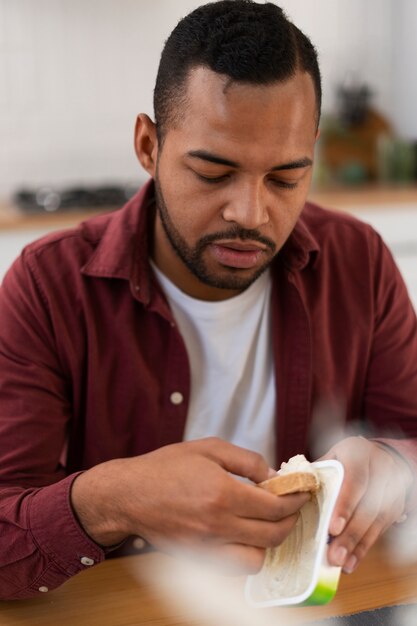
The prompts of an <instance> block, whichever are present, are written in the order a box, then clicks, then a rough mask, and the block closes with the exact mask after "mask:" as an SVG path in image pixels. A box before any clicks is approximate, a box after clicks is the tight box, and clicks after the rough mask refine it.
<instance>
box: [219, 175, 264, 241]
mask: <svg viewBox="0 0 417 626" xmlns="http://www.w3.org/2000/svg"><path fill="white" fill-rule="evenodd" d="M223 219H224V220H225V221H226V222H235V223H236V224H239V226H241V227H242V228H246V229H248V230H249V229H255V228H259V227H260V226H264V225H265V224H267V223H268V222H269V209H268V197H267V190H266V189H265V187H264V183H263V181H250V182H248V183H246V184H243V183H242V184H240V185H238V184H236V186H235V188H234V189H232V190H231V196H230V198H229V200H228V202H227V204H226V206H225V208H224V209H223Z"/></svg>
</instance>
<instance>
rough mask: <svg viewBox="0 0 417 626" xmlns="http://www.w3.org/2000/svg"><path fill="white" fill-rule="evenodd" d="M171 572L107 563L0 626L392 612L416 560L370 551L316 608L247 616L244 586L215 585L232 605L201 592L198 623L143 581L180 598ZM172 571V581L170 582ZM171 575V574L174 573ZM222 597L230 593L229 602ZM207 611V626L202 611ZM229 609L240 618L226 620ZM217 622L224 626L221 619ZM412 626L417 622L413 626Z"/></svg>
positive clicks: (232, 622) (238, 622) (171, 624)
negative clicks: (156, 578)
mask: <svg viewBox="0 0 417 626" xmlns="http://www.w3.org/2000/svg"><path fill="white" fill-rule="evenodd" d="M173 564H176V565H179V567H180V568H181V570H178V571H183V569H182V568H183V567H184V563H181V562H180V561H178V560H177V559H173V558H171V557H168V556H166V555H162V554H159V553H149V554H143V555H138V556H130V557H124V558H121V559H115V560H109V561H106V562H104V563H102V564H101V565H98V566H96V567H94V568H92V569H91V570H88V571H85V572H83V573H82V574H79V575H78V576H76V577H75V578H73V579H71V580H70V581H68V582H67V583H66V584H65V585H63V586H62V587H61V588H59V589H56V590H55V591H52V592H50V593H47V594H44V595H42V596H41V597H39V598H36V599H33V600H23V601H14V602H0V625H1V626H26V625H29V624H30V625H36V626H38V625H39V626H58V625H59V626H96V625H97V626H138V625H142V624H146V625H149V626H180V625H183V626H191V625H193V626H214V625H215V626H246V625H248V624H253V625H254V626H272V625H274V626H280V625H282V626H292V625H293V624H294V625H295V624H304V623H306V622H309V621H313V620H318V619H322V618H325V617H329V616H334V615H344V614H349V613H354V612H359V611H363V610H366V609H371V608H377V607H380V606H387V605H393V604H401V603H407V602H413V601H414V602H417V560H416V561H415V562H414V563H409V564H404V563H403V564H401V565H400V564H393V563H392V562H391V559H390V558H389V555H388V552H387V549H386V548H385V547H384V546H382V544H381V545H379V546H377V548H374V549H373V550H372V551H371V553H370V554H369V555H368V557H367V558H366V560H365V561H364V562H363V563H362V564H361V565H360V567H359V568H358V570H357V571H356V572H355V573H354V574H352V575H350V576H346V575H343V576H342V578H341V582H340V585H339V590H338V592H337V595H336V597H335V599H334V600H333V601H332V602H331V603H330V604H328V605H326V606H322V607H305V608H291V609H279V608H275V609H248V608H247V607H246V606H245V605H244V601H243V586H244V579H243V578H234V579H233V578H227V579H226V578H222V579H221V580H220V582H219V584H220V585H221V586H219V587H218V588H217V589H218V590H219V594H224V595H225V596H226V597H227V598H231V602H230V603H229V602H227V606H226V607H225V608H224V609H222V608H221V607H220V609H219V607H217V606H216V596H218V594H217V592H215V594H214V595H213V594H210V591H209V590H206V588H204V587H203V588H201V589H200V592H199V593H200V594H201V597H198V594H197V596H196V597H194V600H195V601H196V603H197V604H198V605H200V606H201V612H202V613H203V615H201V616H200V617H198V616H197V615H196V614H195V613H194V612H193V610H192V609H191V608H190V607H188V606H184V605H182V604H177V603H176V602H174V601H173V598H172V596H171V597H168V596H167V595H166V593H165V592H164V591H163V590H162V589H161V588H158V586H157V585H155V584H154V582H152V577H150V578H149V577H148V576H147V573H149V572H150V571H152V568H154V567H155V566H158V567H162V570H161V571H163V572H165V573H167V575H168V577H169V580H170V585H171V591H172V592H173V595H174V597H175V596H176V597H177V598H178V597H179V596H180V592H181V589H182V586H181V584H180V578H181V576H180V575H178V576H173V577H172V576H171V575H172V573H173V572H172V571H171V570H170V569H169V568H170V567H172V566H173ZM175 571H176V570H174V574H175ZM178 571H177V573H178ZM229 591H231V593H230V594H229ZM204 603H207V607H210V611H211V609H212V608H213V611H212V612H213V615H212V619H211V620H210V619H207V611H206V609H204V608H203V607H202V605H203V604H204ZM234 603H236V604H238V605H240V608H241V609H242V607H244V608H243V612H242V613H241V615H237V616H234V615H233V614H230V613H228V612H229V611H230V610H231V607H232V608H233V605H234ZM229 604H230V605H231V606H229ZM223 618H224V619H223ZM416 623H417V620H416Z"/></svg>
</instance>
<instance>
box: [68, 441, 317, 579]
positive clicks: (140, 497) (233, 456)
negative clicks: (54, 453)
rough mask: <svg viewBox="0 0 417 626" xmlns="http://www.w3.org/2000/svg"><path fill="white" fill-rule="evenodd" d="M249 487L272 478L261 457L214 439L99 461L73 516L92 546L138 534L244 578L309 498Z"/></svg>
mask: <svg viewBox="0 0 417 626" xmlns="http://www.w3.org/2000/svg"><path fill="white" fill-rule="evenodd" d="M230 472H231V473H233V474H236V475H239V476H243V477H246V478H249V479H250V480H252V481H253V482H254V483H257V482H261V481H263V480H265V479H267V478H269V477H270V474H271V470H270V468H269V467H268V465H267V463H266V462H265V461H264V459H263V458H262V457H261V456H260V455H258V454H256V453H254V452H251V451H249V450H245V449H243V448H239V447H237V446H234V445H232V444H230V443H227V442H225V441H222V440H220V439H216V438H209V439H201V440H197V441H190V442H183V443H178V444H173V445H169V446H166V447H163V448H160V449H158V450H155V451H154V452H150V453H149V454H145V455H142V456H139V457H134V458H129V459H116V460H113V461H108V462H107V463H102V464H100V465H97V466H96V467H93V468H92V469H90V470H88V471H87V472H85V473H83V474H80V476H78V477H77V478H76V479H75V481H74V483H73V488H72V494H71V498H72V504H73V507H74V510H75V512H76V514H77V516H78V518H79V520H80V522H81V524H82V526H83V527H84V529H85V530H86V532H87V533H88V534H89V535H90V536H91V538H92V539H93V540H95V541H96V542H97V543H100V544H102V545H112V544H115V543H118V542H120V541H122V540H123V539H124V538H125V537H127V536H129V535H139V536H141V537H143V538H144V539H146V540H147V541H148V542H149V543H151V544H152V545H154V546H155V547H157V548H159V549H163V550H168V551H169V550H170V549H172V548H175V549H179V548H185V549H187V550H188V549H197V550H201V549H204V550H207V548H209V551H208V552H209V553H210V556H211V557H213V555H214V556H215V557H219V558H221V559H226V560H227V561H228V563H230V564H232V565H233V566H238V567H239V568H240V571H242V570H243V571H245V572H246V573H249V572H255V571H257V570H259V569H260V567H261V566H262V563H263V559H264V556H265V548H267V547H272V546H276V545H279V544H280V543H281V542H282V541H283V540H284V539H285V537H286V536H287V535H288V534H289V532H290V531H291V530H292V528H293V526H294V524H295V522H296V520H297V517H298V515H297V512H298V510H299V509H300V508H301V506H302V505H303V504H305V502H306V501H307V500H308V498H309V495H308V494H293V495H286V496H282V497H277V496H274V495H272V494H270V493H267V492H266V491H264V490H263V489H259V488H257V487H256V486H255V485H252V484H247V483H243V482H242V481H239V480H237V479H236V478H235V477H233V476H232V475H231V474H230Z"/></svg>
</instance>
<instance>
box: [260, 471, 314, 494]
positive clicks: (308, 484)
mask: <svg viewBox="0 0 417 626" xmlns="http://www.w3.org/2000/svg"><path fill="white" fill-rule="evenodd" d="M258 487H261V489H265V490H266V491H269V492H270V493H273V494H275V495H276V496H284V495H286V494H287V493H297V492H300V491H311V492H312V493H315V492H316V491H318V490H319V489H320V482H319V481H318V480H317V477H316V476H315V475H314V474H312V473H311V472H289V473H288V474H277V475H276V476H274V477H273V478H270V479H269V480H264V481H263V482H262V483H258Z"/></svg>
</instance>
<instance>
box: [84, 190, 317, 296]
mask: <svg viewBox="0 0 417 626" xmlns="http://www.w3.org/2000/svg"><path fill="white" fill-rule="evenodd" d="M154 204H155V202H154V182H153V180H152V179H151V180H149V181H148V182H147V183H146V184H145V185H144V186H143V187H142V189H141V190H140V191H139V192H138V193H137V194H136V195H135V196H133V198H132V199H131V200H130V201H129V202H128V203H127V204H126V205H125V206H124V207H123V208H122V209H119V210H118V211H114V212H113V213H110V214H105V215H101V216H98V217H95V218H92V219H90V220H87V221H86V222H83V223H82V224H81V228H82V231H83V236H84V238H85V239H87V240H90V241H91V242H92V243H96V244H97V246H96V248H95V250H94V252H93V254H92V256H91V257H90V259H89V260H88V261H87V263H86V264H85V265H84V266H83V267H82V270H81V271H82V273H83V274H86V275H88V276H96V277H101V278H121V279H125V280H129V281H130V284H131V289H132V291H134V293H135V297H136V298H138V299H139V300H142V301H144V302H149V299H150V295H151V280H152V278H151V276H152V273H151V272H150V264H149V254H150V249H151V240H150V237H151V234H152V230H153V229H152V222H153V217H154ZM308 206H309V205H308V204H306V206H305V207H304V210H303V212H302V213H301V215H300V218H299V219H298V221H297V223H296V225H295V227H294V229H293V231H292V233H291V234H290V236H289V237H288V239H287V241H286V243H285V244H284V246H283V248H282V250H281V252H280V253H279V255H278V257H279V258H281V259H282V260H283V261H284V263H285V265H286V267H287V268H288V269H290V270H295V271H300V270H302V269H304V268H305V267H306V266H307V265H308V264H309V262H310V261H311V260H312V259H314V258H315V256H316V253H317V252H319V250H320V246H319V244H318V242H317V240H316V238H315V237H314V235H313V234H312V232H311V230H310V229H309V227H308V225H307V222H306V220H305V213H306V210H308Z"/></svg>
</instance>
